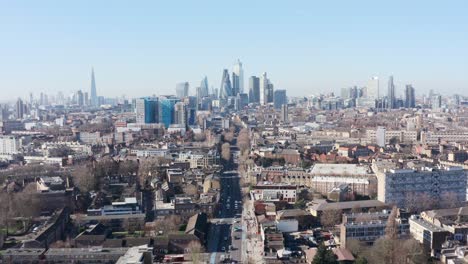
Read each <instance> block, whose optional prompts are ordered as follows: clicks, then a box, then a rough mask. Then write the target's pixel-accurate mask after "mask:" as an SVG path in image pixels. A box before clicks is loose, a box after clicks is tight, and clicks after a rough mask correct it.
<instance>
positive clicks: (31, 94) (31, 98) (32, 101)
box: [29, 93, 34, 105]
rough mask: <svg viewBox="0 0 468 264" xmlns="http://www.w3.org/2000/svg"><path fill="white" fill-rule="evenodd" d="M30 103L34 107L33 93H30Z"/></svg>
mask: <svg viewBox="0 0 468 264" xmlns="http://www.w3.org/2000/svg"><path fill="white" fill-rule="evenodd" d="M29 103H30V104H31V105H32V104H33V103H34V96H33V93H29Z"/></svg>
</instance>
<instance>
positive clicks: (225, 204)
mask: <svg viewBox="0 0 468 264" xmlns="http://www.w3.org/2000/svg"><path fill="white" fill-rule="evenodd" d="M225 168H226V169H230V170H231V171H224V172H222V174H221V175H220V183H221V190H220V202H219V210H218V211H217V212H216V213H215V219H214V220H213V221H212V222H211V224H210V229H209V231H208V244H207V251H208V253H211V256H210V263H222V262H223V261H224V262H226V263H233V262H234V263H243V261H242V259H241V258H242V239H243V237H242V233H243V232H242V226H241V225H242V224H241V216H242V193H241V186H240V181H239V180H240V178H239V174H238V173H237V171H236V169H237V166H236V165H235V164H233V163H232V162H230V163H229V164H226V166H225Z"/></svg>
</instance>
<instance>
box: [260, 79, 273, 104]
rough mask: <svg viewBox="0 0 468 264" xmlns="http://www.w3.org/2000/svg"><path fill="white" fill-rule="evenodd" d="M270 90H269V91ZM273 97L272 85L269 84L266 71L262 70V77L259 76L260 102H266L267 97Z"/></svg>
mask: <svg viewBox="0 0 468 264" xmlns="http://www.w3.org/2000/svg"><path fill="white" fill-rule="evenodd" d="M270 90H271V91H270ZM270 92H271V93H272V94H271V97H273V85H270V80H268V77H267V73H266V72H264V73H263V74H262V77H260V104H261V105H266V104H268V101H269V97H270Z"/></svg>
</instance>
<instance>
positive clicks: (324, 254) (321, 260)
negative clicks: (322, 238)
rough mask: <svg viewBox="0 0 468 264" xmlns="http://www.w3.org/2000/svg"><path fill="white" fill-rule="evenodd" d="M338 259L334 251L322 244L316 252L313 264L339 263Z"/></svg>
mask: <svg viewBox="0 0 468 264" xmlns="http://www.w3.org/2000/svg"><path fill="white" fill-rule="evenodd" d="M337 263H338V260H337V259H336V256H335V254H334V253H333V251H331V250H328V249H327V248H326V247H325V245H324V244H320V246H319V247H318V249H317V253H316V254H315V257H314V259H313V260H312V264H337Z"/></svg>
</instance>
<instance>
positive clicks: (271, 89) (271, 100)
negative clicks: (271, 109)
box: [266, 83, 274, 103]
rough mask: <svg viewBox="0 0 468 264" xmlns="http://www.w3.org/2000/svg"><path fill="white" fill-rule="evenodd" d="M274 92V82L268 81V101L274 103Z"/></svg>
mask: <svg viewBox="0 0 468 264" xmlns="http://www.w3.org/2000/svg"><path fill="white" fill-rule="evenodd" d="M273 92H274V89H273V84H272V83H268V88H267V95H266V97H267V102H268V103H273V96H274V95H273Z"/></svg>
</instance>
